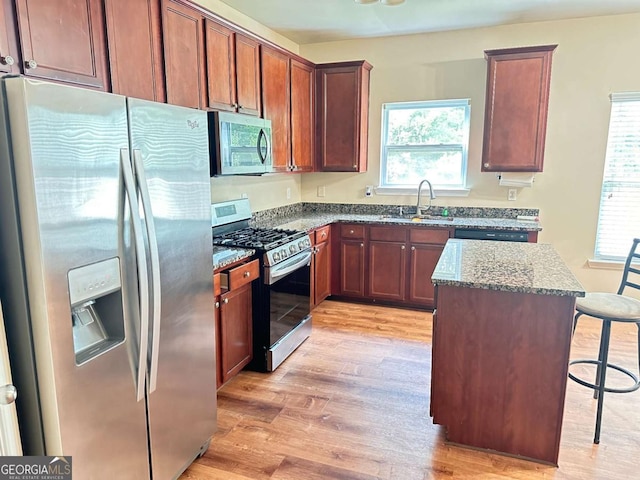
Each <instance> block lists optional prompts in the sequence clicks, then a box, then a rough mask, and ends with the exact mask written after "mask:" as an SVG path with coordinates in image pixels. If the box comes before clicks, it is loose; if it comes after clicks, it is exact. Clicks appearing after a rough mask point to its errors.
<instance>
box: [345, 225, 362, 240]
mask: <svg viewBox="0 0 640 480" xmlns="http://www.w3.org/2000/svg"><path fill="white" fill-rule="evenodd" d="M340 235H341V236H342V238H357V239H363V238H364V225H341V226H340Z"/></svg>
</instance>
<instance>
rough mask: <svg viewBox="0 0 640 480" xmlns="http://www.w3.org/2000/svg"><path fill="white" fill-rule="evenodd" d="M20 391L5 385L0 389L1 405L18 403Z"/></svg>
mask: <svg viewBox="0 0 640 480" xmlns="http://www.w3.org/2000/svg"><path fill="white" fill-rule="evenodd" d="M17 397H18V390H16V387H14V386H13V385H4V386H2V387H0V405H9V404H10V403H13V402H15V401H16V398H17Z"/></svg>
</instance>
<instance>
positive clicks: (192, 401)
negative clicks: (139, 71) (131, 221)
mask: <svg viewBox="0 0 640 480" xmlns="http://www.w3.org/2000/svg"><path fill="white" fill-rule="evenodd" d="M127 102H128V106H129V128H130V135H131V148H132V152H133V155H134V158H136V159H137V162H136V170H137V172H138V173H137V176H138V181H139V182H141V184H140V189H141V208H140V211H141V213H142V214H143V215H145V222H146V224H147V226H148V227H152V228H150V229H148V232H149V234H148V240H149V242H154V237H155V241H156V242H157V247H158V259H159V272H157V273H158V275H159V284H157V282H153V285H152V287H151V291H152V303H153V304H154V306H155V308H153V310H154V311H155V312H159V318H153V320H152V325H151V326H150V337H151V338H150V342H149V343H150V352H149V353H150V354H149V375H150V378H149V381H148V385H149V397H148V416H149V442H150V445H151V465H152V467H151V468H152V473H153V478H154V480H163V479H171V478H174V477H176V476H177V475H178V474H179V473H180V472H182V470H184V469H185V468H186V467H187V466H188V465H189V464H190V463H191V462H192V461H193V459H194V458H195V457H196V456H197V455H198V453H199V452H200V449H201V447H202V446H203V445H204V444H205V443H207V442H208V440H209V438H210V437H211V436H212V435H213V433H214V432H215V429H216V377H215V372H216V368H215V338H214V321H213V293H212V292H213V285H212V281H213V278H212V273H213V271H212V270H213V265H212V252H213V248H212V244H211V212H210V209H211V191H210V179H209V157H208V138H207V118H206V114H205V113H204V112H201V111H197V110H192V109H187V108H183V107H175V106H171V105H160V104H157V103H153V102H147V101H144V100H135V99H127ZM141 170H143V171H141ZM145 189H146V190H147V192H146V193H147V194H148V197H149V199H150V208H146V209H145V208H143V205H142V204H143V203H144V202H143V201H142V200H143V198H142V197H143V196H144V195H145V192H144V190H145ZM145 210H146V211H145ZM149 210H151V211H149ZM151 214H152V215H153V225H150V221H149V220H150V218H149V215H151ZM151 250H152V249H150V252H151ZM152 256H153V255H150V259H149V263H150V265H153V262H154V260H153V258H151V257H152ZM153 276H154V272H152V271H151V269H150V277H151V278H153ZM158 302H160V304H159V305H158ZM158 332H159V336H158ZM156 359H157V368H156V367H154V362H155V361H156ZM154 372H157V373H154Z"/></svg>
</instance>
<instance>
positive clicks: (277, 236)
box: [214, 227, 305, 250]
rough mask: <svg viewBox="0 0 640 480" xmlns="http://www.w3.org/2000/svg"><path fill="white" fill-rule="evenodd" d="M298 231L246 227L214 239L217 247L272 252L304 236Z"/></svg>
mask: <svg viewBox="0 0 640 480" xmlns="http://www.w3.org/2000/svg"><path fill="white" fill-rule="evenodd" d="M304 235H305V234H304V233H303V232H298V231H296V230H283V229H272V228H257V227H246V228H242V229H240V230H235V231H232V232H228V233H225V234H223V235H220V236H217V237H215V238H214V243H215V244H217V245H227V246H235V247H246V248H255V249H260V250H272V249H274V248H276V247H278V246H279V245H282V244H284V243H287V242H289V241H291V240H294V239H296V238H299V237H301V236H304Z"/></svg>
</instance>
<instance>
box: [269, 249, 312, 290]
mask: <svg viewBox="0 0 640 480" xmlns="http://www.w3.org/2000/svg"><path fill="white" fill-rule="evenodd" d="M310 264H311V250H307V251H306V252H303V253H299V254H297V255H296V256H295V257H292V258H290V259H289V261H288V262H285V263H283V264H281V265H276V266H275V267H270V268H269V275H267V278H266V279H265V280H266V284H267V285H273V284H274V283H276V282H277V281H278V280H280V279H281V278H282V277H286V276H287V275H289V274H290V273H291V272H294V271H296V270H298V269H299V268H301V267H304V266H307V265H310Z"/></svg>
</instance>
